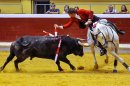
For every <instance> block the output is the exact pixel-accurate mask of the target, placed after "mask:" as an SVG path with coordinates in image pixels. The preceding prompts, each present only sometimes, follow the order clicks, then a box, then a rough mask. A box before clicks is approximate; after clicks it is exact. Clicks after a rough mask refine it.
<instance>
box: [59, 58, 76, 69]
mask: <svg viewBox="0 0 130 86" xmlns="http://www.w3.org/2000/svg"><path fill="white" fill-rule="evenodd" d="M60 61H63V62H65V63H67V64H68V65H69V66H70V68H71V69H72V70H76V68H75V67H74V66H73V65H72V64H71V63H70V61H69V60H68V59H67V58H66V57H64V58H60Z"/></svg>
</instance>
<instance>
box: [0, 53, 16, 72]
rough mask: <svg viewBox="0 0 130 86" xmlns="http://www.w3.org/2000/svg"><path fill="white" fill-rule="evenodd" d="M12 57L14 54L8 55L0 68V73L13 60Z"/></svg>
mask: <svg viewBox="0 0 130 86" xmlns="http://www.w3.org/2000/svg"><path fill="white" fill-rule="evenodd" d="M14 56H15V54H14V53H10V55H9V56H8V58H7V59H6V61H5V63H4V65H3V66H2V67H1V68H0V71H2V70H4V68H5V66H6V65H7V64H8V63H9V62H10V61H11V60H12V59H13V58H14Z"/></svg>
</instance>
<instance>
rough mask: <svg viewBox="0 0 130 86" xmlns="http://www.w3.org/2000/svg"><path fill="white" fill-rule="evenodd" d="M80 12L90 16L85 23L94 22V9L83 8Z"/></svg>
mask: <svg viewBox="0 0 130 86" xmlns="http://www.w3.org/2000/svg"><path fill="white" fill-rule="evenodd" d="M79 13H82V14H85V15H86V16H88V21H87V22H86V23H85V25H89V24H91V23H92V20H93V11H91V10H84V9H81V10H79Z"/></svg>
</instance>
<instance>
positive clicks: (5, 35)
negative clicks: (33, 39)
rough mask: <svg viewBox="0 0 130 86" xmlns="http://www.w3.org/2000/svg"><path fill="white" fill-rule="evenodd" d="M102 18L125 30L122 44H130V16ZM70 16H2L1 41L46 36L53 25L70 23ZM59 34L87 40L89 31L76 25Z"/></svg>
mask: <svg viewBox="0 0 130 86" xmlns="http://www.w3.org/2000/svg"><path fill="white" fill-rule="evenodd" d="M97 16H100V17H102V18H107V19H108V20H110V21H112V22H114V23H115V24H116V25H117V26H118V27H119V28H120V29H122V30H125V31H126V34H125V35H124V36H122V35H120V42H121V43H130V30H129V25H130V15H128V14H124V15H119V14H116V15H114V14H111V15H105V14H97ZM68 18H69V17H68V15H66V14H64V15H61V14H57V15H56V14H55V15H53V14H52V15H47V14H46V15H45V14H41V15H31V14H29V15H27V14H26V15H25V14H21V15H18V14H16V15H11V14H10V15H9V14H6V15H2V14H1V15H0V20H1V21H0V41H8V42H9V41H14V40H16V39H17V38H19V37H21V36H25V35H33V36H36V35H38V36H42V35H45V34H44V33H43V32H42V31H43V30H46V31H48V32H51V33H54V27H53V25H54V24H55V23H56V24H59V25H63V24H65V23H66V22H67V21H68ZM58 32H59V34H64V35H67V34H69V35H70V36H72V37H79V38H84V39H85V38H86V33H87V29H80V28H78V26H77V25H76V24H75V23H74V24H73V25H72V26H71V27H70V28H67V29H65V30H58Z"/></svg>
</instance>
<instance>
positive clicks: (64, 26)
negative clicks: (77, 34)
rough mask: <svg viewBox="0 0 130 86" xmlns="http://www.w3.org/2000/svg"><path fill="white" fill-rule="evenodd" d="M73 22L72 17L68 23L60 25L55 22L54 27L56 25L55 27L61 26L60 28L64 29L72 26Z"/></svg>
mask: <svg viewBox="0 0 130 86" xmlns="http://www.w3.org/2000/svg"><path fill="white" fill-rule="evenodd" d="M72 23H73V19H71V18H70V20H69V22H68V23H66V24H64V25H61V26H59V25H57V24H54V27H55V28H59V29H64V28H68V27H70V26H71V25H72Z"/></svg>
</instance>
